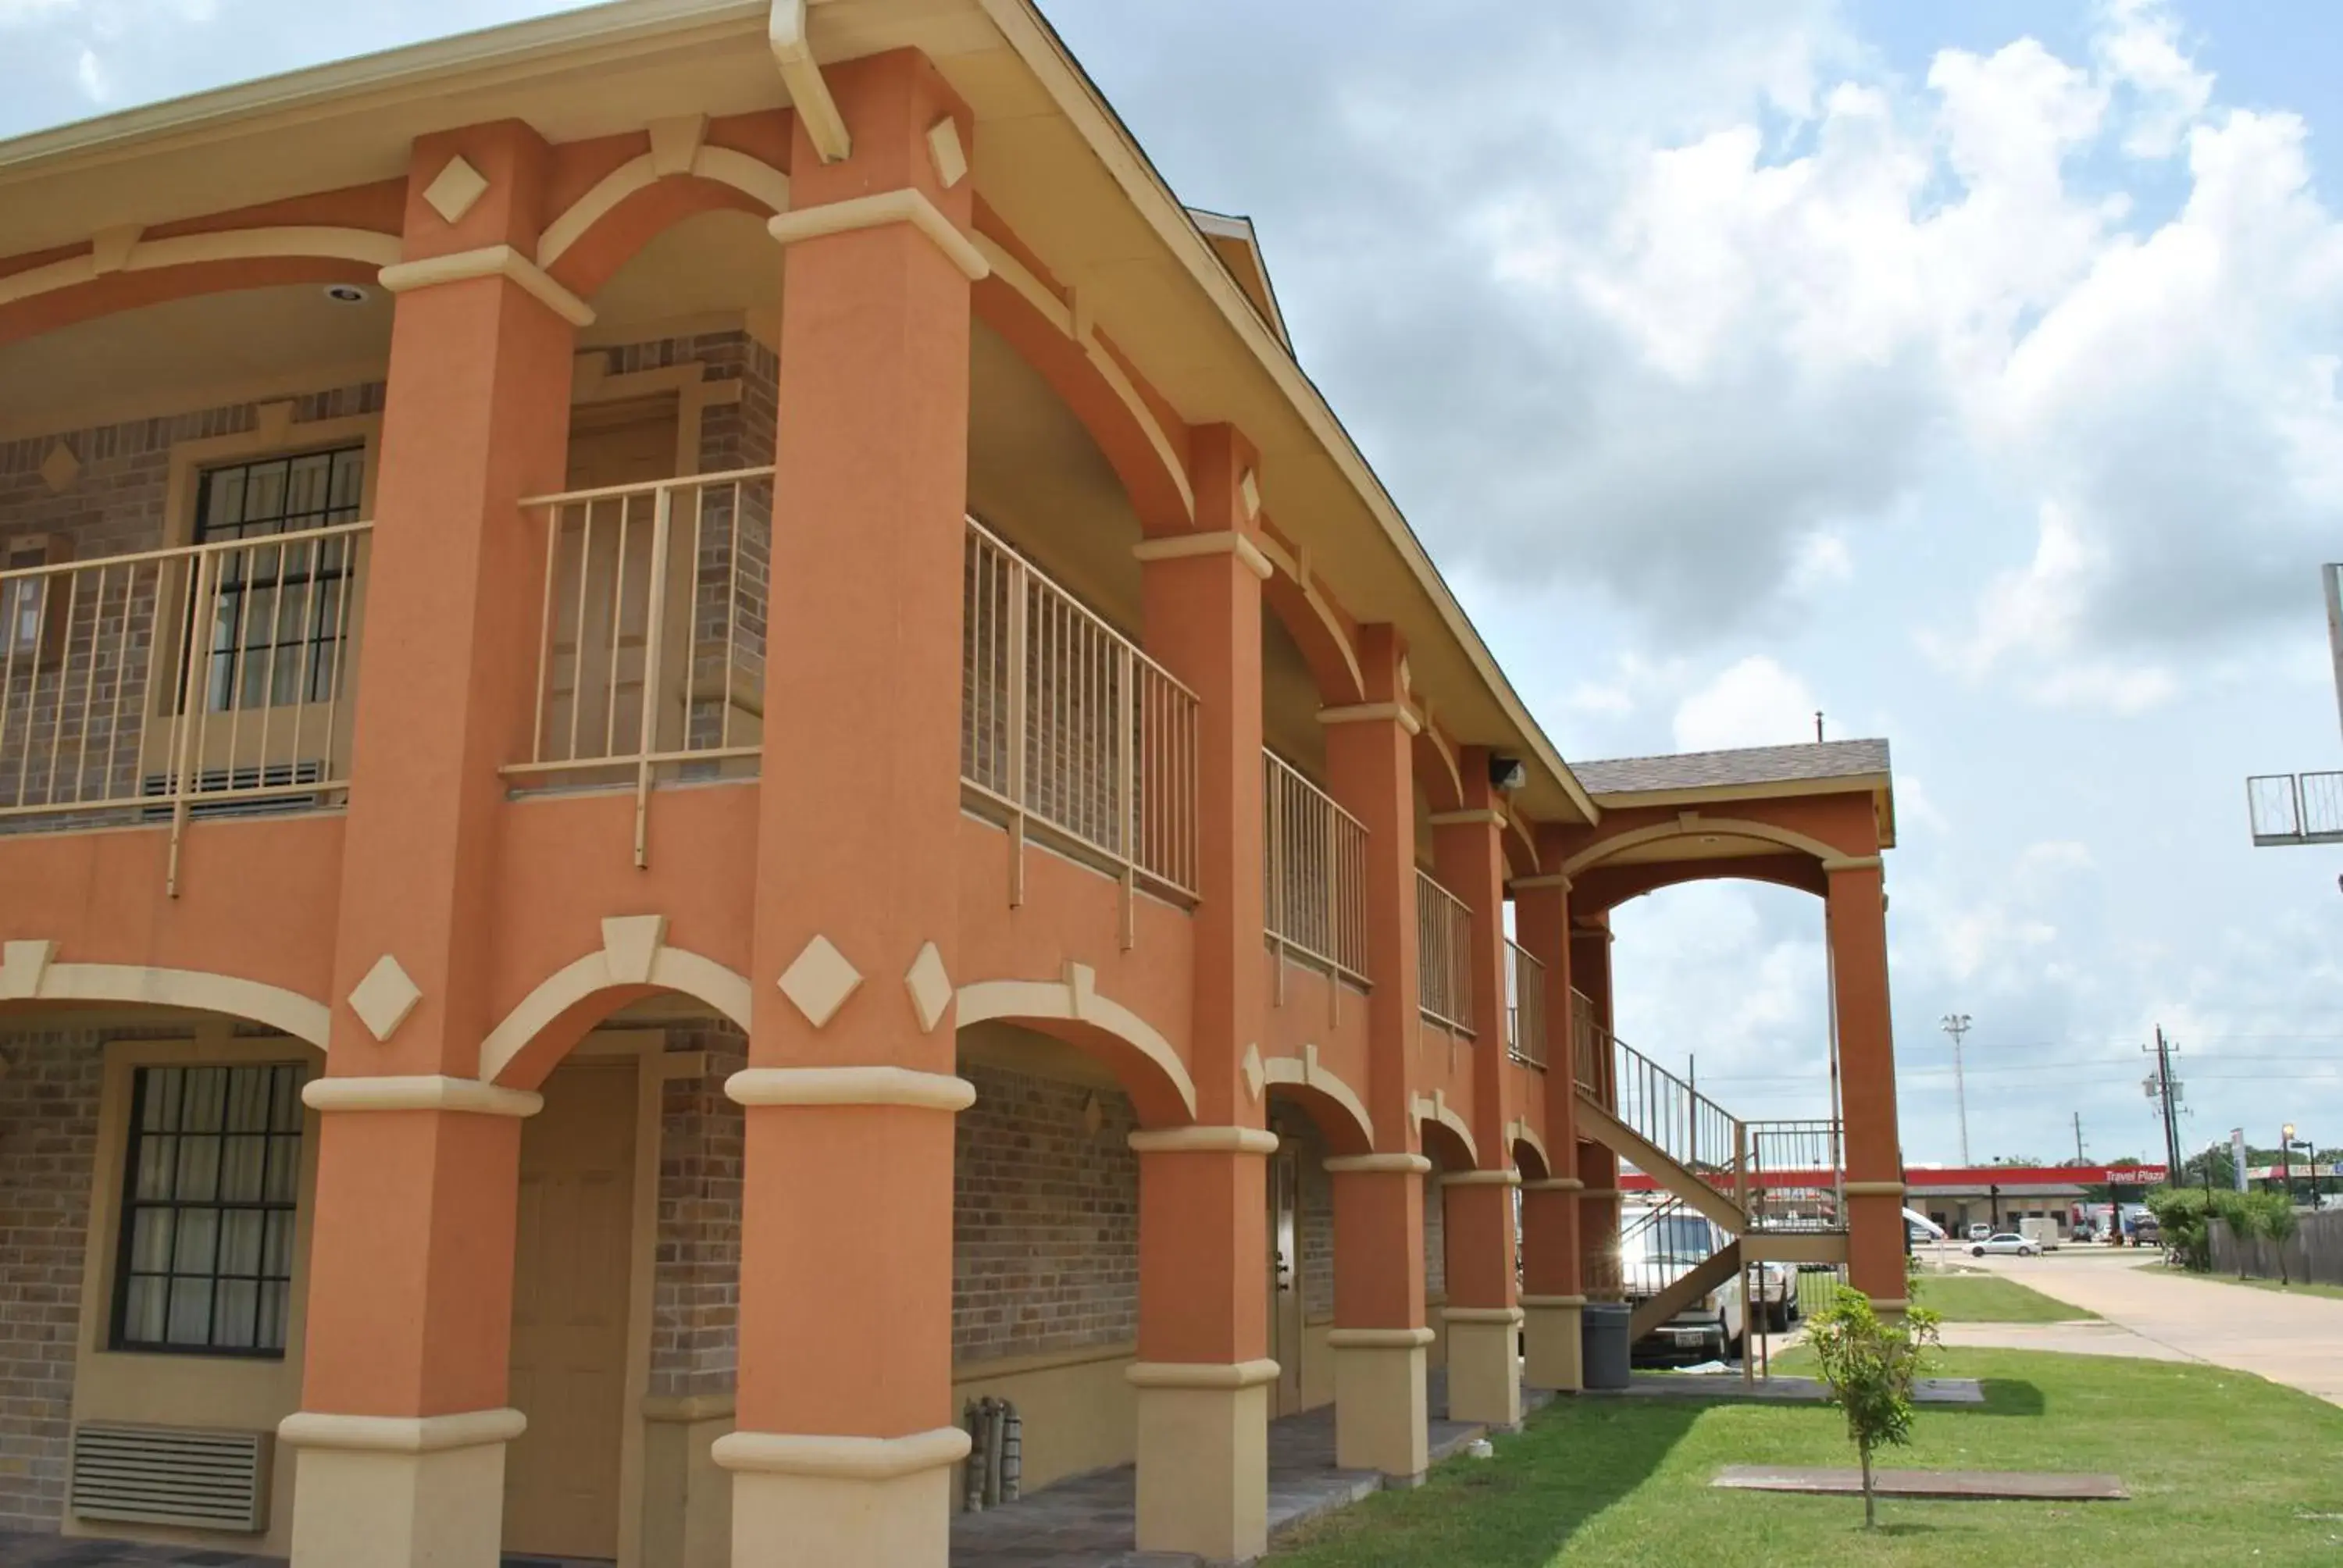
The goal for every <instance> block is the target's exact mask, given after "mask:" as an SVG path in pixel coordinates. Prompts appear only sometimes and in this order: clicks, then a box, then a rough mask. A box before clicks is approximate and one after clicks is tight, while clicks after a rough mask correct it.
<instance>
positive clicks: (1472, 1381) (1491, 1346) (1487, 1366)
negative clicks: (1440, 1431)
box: [1441, 1307, 1522, 1431]
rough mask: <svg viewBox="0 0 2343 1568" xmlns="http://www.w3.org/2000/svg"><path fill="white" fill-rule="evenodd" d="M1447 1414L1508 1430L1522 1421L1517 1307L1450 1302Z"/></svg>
mask: <svg viewBox="0 0 2343 1568" xmlns="http://www.w3.org/2000/svg"><path fill="white" fill-rule="evenodd" d="M1441 1317H1442V1320H1443V1322H1446V1323H1447V1325H1448V1419H1449V1420H1451V1421H1469V1422H1478V1423H1479V1424H1481V1425H1483V1426H1488V1427H1502V1428H1504V1429H1506V1430H1508V1431H1510V1430H1512V1429H1513V1428H1514V1427H1517V1426H1519V1425H1521V1423H1522V1374H1521V1358H1520V1356H1519V1355H1518V1354H1517V1353H1516V1352H1515V1350H1514V1344H1515V1341H1516V1339H1517V1337H1518V1336H1519V1335H1520V1333H1521V1328H1522V1309H1521V1308H1519V1307H1450V1308H1449V1309H1447V1310H1446V1311H1445V1312H1443V1313H1442V1314H1441Z"/></svg>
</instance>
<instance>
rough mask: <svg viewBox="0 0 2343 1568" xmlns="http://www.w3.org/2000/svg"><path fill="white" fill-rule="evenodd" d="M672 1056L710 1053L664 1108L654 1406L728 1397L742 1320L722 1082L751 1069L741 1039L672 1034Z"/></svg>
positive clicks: (733, 1126)
mask: <svg viewBox="0 0 2343 1568" xmlns="http://www.w3.org/2000/svg"><path fill="white" fill-rule="evenodd" d="M667 1044H668V1050H669V1051H691V1050H697V1051H704V1052H706V1053H707V1056H708V1070H707V1071H706V1072H704V1073H702V1074H701V1075H700V1076H699V1077H698V1078H682V1079H676V1080H673V1081H669V1083H668V1084H667V1085H666V1086H665V1088H664V1090H663V1091H662V1100H661V1104H660V1106H659V1233H658V1238H657V1241H655V1243H654V1245H653V1250H652V1261H651V1386H650V1392H651V1393H652V1394H653V1395H654V1396H656V1397H660V1398H668V1397H676V1396H682V1395H689V1394H711V1393H728V1392H730V1391H731V1388H732V1373H733V1368H734V1365H735V1363H736V1358H737V1356H738V1352H739V1318H740V1170H741V1142H742V1135H743V1128H744V1126H745V1123H744V1122H743V1121H742V1117H741V1110H740V1107H739V1105H737V1104H735V1103H733V1101H731V1100H730V1099H729V1098H728V1097H727V1096H726V1095H725V1093H724V1081H725V1080H726V1079H728V1078H729V1077H730V1076H731V1075H732V1074H733V1073H735V1072H737V1071H739V1070H740V1069H741V1068H743V1067H745V1066H747V1065H748V1061H749V1042H748V1040H747V1039H746V1037H744V1036H743V1035H742V1034H741V1033H740V1032H739V1030H736V1029H732V1028H730V1027H729V1026H721V1027H719V1026H714V1025H711V1026H709V1027H708V1028H706V1029H703V1030H669V1032H668V1042H667Z"/></svg>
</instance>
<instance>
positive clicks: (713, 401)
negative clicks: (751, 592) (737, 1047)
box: [523, 317, 745, 1027]
mask: <svg viewBox="0 0 2343 1568" xmlns="http://www.w3.org/2000/svg"><path fill="white" fill-rule="evenodd" d="M646 330H650V329H649V328H646ZM702 330H709V329H708V328H699V327H695V328H692V329H689V330H677V329H675V328H674V327H671V326H670V327H659V328H657V329H656V335H657V336H659V337H697V336H699V332H700V331H702ZM712 330H717V331H738V330H739V320H738V318H737V317H736V318H734V319H732V320H729V321H727V322H726V323H724V325H723V326H722V327H715V328H713V329H712ZM626 337H627V338H628V339H629V340H631V339H632V338H633V337H634V334H632V333H628V334H627V335H626ZM608 347H611V345H608V344H604V345H601V346H599V347H585V348H581V349H580V351H579V352H578V355H577V357H575V358H573V359H572V360H571V361H570V367H569V401H570V404H571V406H572V407H578V406H584V407H592V406H593V405H594V404H597V403H622V402H626V401H628V399H631V398H637V397H662V396H671V397H674V398H675V471H676V473H677V474H679V475H687V474H697V473H699V471H700V463H699V436H700V427H701V425H702V424H703V422H704V421H705V419H706V417H707V413H708V410H709V409H710V408H712V407H718V406H719V405H725V404H733V403H738V402H739V401H740V381H739V377H729V378H727V379H725V380H722V381H710V380H709V379H708V370H709V367H708V366H707V365H705V364H703V363H702V362H700V361H699V360H697V359H687V360H685V361H683V362H682V363H681V364H679V365H661V366H656V367H652V368H650V369H648V370H627V371H621V372H620V373H619V374H618V375H616V376H613V375H611V374H610V372H609V368H608V367H609V357H608V354H607V353H605V352H604V350H605V349H607V348H608ZM523 505H528V503H527V502H524V503H523ZM744 1027H745V1026H744Z"/></svg>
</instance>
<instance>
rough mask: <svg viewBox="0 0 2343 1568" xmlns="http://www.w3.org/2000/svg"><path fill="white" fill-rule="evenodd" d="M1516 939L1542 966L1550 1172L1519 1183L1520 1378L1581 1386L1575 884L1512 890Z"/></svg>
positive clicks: (1536, 881)
mask: <svg viewBox="0 0 2343 1568" xmlns="http://www.w3.org/2000/svg"><path fill="white" fill-rule="evenodd" d="M1513 927H1514V936H1515V939H1516V940H1519V941H1520V943H1521V944H1522V946H1523V948H1524V949H1526V950H1528V951H1529V953H1530V956H1531V957H1533V958H1534V959H1536V960H1539V961H1540V962H1541V963H1543V964H1544V965H1545V1020H1546V1022H1545V1028H1546V1070H1545V1079H1544V1084H1543V1085H1542V1087H1543V1090H1544V1094H1545V1132H1546V1139H1545V1141H1546V1150H1547V1152H1548V1153H1549V1154H1550V1155H1552V1157H1553V1160H1554V1168H1553V1169H1552V1170H1550V1171H1547V1172H1546V1174H1545V1175H1544V1177H1542V1178H1538V1179H1535V1180H1530V1179H1528V1178H1527V1175H1526V1173H1524V1180H1523V1182H1522V1312H1523V1325H1522V1354H1523V1381H1525V1382H1527V1383H1528V1384H1529V1386H1530V1387H1532V1388H1547V1389H1560V1390H1575V1389H1577V1388H1579V1387H1580V1386H1581V1385H1582V1382H1583V1376H1582V1369H1581V1364H1580V1358H1579V1316H1580V1312H1579V1310H1580V1309H1581V1308H1582V1307H1584V1306H1585V1304H1586V1293H1585V1285H1584V1282H1583V1279H1582V1272H1581V1269H1580V1261H1579V1241H1578V1194H1579V1191H1580V1189H1581V1186H1582V1183H1581V1181H1580V1180H1579V1174H1578V1095H1577V1091H1576V1086H1575V1070H1574V1065H1573V1064H1574V1062H1575V1061H1576V1060H1577V1057H1576V1054H1575V1042H1574V1040H1572V1038H1571V1034H1570V1030H1571V1029H1572V1027H1573V1014H1574V1011H1575V1010H1574V1008H1573V1007H1572V1006H1571V996H1570V992H1571V969H1570V935H1569V930H1570V886H1569V883H1568V881H1567V880H1566V879H1564V878H1562V877H1560V876H1559V875H1558V874H1557V875H1547V876H1543V877H1534V878H1529V879H1523V880H1522V881H1517V882H1515V883H1514V885H1513Z"/></svg>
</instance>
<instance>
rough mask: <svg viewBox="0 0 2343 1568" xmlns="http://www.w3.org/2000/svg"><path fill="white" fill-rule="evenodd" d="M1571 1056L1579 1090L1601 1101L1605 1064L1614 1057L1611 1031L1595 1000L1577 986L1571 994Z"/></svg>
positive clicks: (1572, 989)
mask: <svg viewBox="0 0 2343 1568" xmlns="http://www.w3.org/2000/svg"><path fill="white" fill-rule="evenodd" d="M1570 1053H1571V1057H1572V1061H1573V1067H1572V1070H1573V1071H1574V1072H1575V1073H1576V1074H1577V1078H1578V1087H1579V1088H1581V1089H1583V1090H1584V1091H1586V1092H1587V1093H1589V1094H1592V1095H1594V1096H1595V1097H1596V1098H1598V1099H1600V1098H1601V1097H1602V1094H1603V1064H1604V1062H1605V1061H1607V1060H1609V1059H1610V1055H1611V1031H1610V1030H1606V1029H1604V1027H1603V1024H1602V1022H1601V1020H1599V1019H1598V1018H1597V1017H1596V1015H1595V1011H1594V998H1593V997H1591V996H1588V995H1587V994H1586V993H1585V992H1584V991H1583V990H1579V989H1578V988H1577V987H1575V986H1573V987H1572V988H1571V991H1570Z"/></svg>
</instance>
